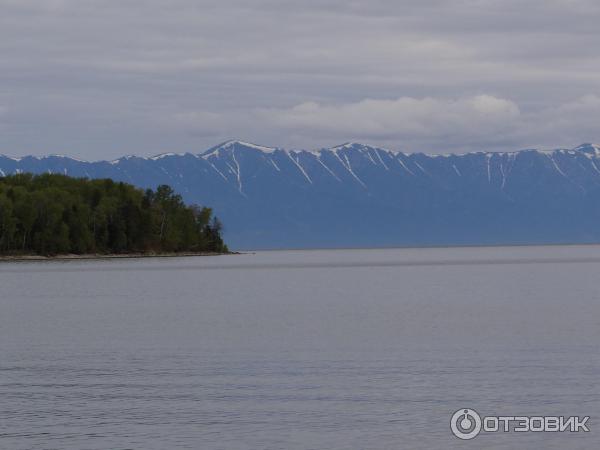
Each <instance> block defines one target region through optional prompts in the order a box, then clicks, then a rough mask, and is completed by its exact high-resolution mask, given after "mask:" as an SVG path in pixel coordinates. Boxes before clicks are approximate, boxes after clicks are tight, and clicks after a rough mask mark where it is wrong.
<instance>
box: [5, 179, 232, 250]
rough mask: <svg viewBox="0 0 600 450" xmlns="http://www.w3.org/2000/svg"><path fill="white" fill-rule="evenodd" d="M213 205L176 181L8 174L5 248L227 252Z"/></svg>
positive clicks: (6, 184) (6, 180) (6, 183)
mask: <svg viewBox="0 0 600 450" xmlns="http://www.w3.org/2000/svg"><path fill="white" fill-rule="evenodd" d="M221 232H222V226H221V223H220V222H219V220H218V219H217V218H216V217H213V215H212V210H211V209H210V208H206V207H200V206H197V205H191V206H187V205H186V204H185V203H184V202H183V200H182V198H181V196H180V195H178V194H176V193H175V192H174V191H173V189H171V188H170V187H169V186H166V185H162V186H159V187H158V188H157V189H156V190H155V191H154V190H151V189H148V190H146V191H144V190H141V189H138V188H136V187H134V186H132V185H130V184H127V183H122V182H115V181H113V180H110V179H98V180H89V179H85V178H71V177H68V176H64V175H56V174H44V175H32V174H17V175H11V176H7V177H3V178H0V254H3V255H7V254H38V255H57V254H68V253H72V254H91V253H96V254H112V253H115V254H122V253H167V252H226V251H227V246H226V245H225V244H224V242H223V239H222V236H221Z"/></svg>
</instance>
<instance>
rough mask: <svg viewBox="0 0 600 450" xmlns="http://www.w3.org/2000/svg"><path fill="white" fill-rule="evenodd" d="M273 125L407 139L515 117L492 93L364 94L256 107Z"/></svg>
mask: <svg viewBox="0 0 600 450" xmlns="http://www.w3.org/2000/svg"><path fill="white" fill-rule="evenodd" d="M261 113H262V115H263V116H264V117H265V118H266V119H267V120H268V121H270V122H271V123H272V124H273V125H275V126H280V127H284V128H288V129H292V130H294V131H296V132H302V133H305V134H307V135H311V134H312V135H314V134H315V133H318V134H319V135H321V136H331V137H333V136H336V137H338V138H339V139H342V140H343V139H350V138H352V139H374V140H389V139H393V138H396V139H408V140H413V139H415V138H419V137H420V138H427V139H428V140H430V139H435V138H442V137H443V138H445V137H448V136H455V137H458V136H461V137H462V138H463V139H465V140H466V141H471V140H472V138H473V137H475V136H480V137H483V136H485V135H487V134H489V133H494V132H498V131H501V130H506V129H507V128H510V127H514V126H515V123H516V121H517V120H518V118H519V116H520V111H519V107H518V106H517V105H516V104H515V103H514V102H512V101H510V100H507V99H502V98H498V97H494V96H491V95H478V96H474V97H468V98H463V99H453V100H448V99H439V98H431V97H426V98H421V99H419V98H412V97H401V98H398V99H395V100H375V99H366V100H361V101H358V102H354V103H345V104H340V105H323V104H320V103H317V102H306V103H302V104H299V105H297V106H294V107H292V108H289V109H270V110H264V111H262V112H261Z"/></svg>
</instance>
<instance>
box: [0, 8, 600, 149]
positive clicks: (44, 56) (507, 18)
mask: <svg viewBox="0 0 600 450" xmlns="http://www.w3.org/2000/svg"><path fill="white" fill-rule="evenodd" d="M599 24H600V2H598V1H597V0H448V1H440V0H418V1H402V0H368V1H354V0H321V1H316V0H245V1H244V0H220V1H210V2H209V1H204V0H162V1H159V0H144V1H142V0H0V153H3V154H7V155H11V156H22V155H26V154H33V155H44V154H51V153H58V154H64V155H69V156H74V157H78V158H83V159H91V160H97V159H112V158H115V157H118V156H122V155H126V154H137V155H142V156H148V155H154V154H158V153H163V152H188V151H189V152H193V153H199V152H201V151H203V150H205V149H207V148H209V147H211V146H213V145H216V144H218V143H220V142H223V141H225V140H229V139H241V140H245V141H249V142H254V143H258V144H262V145H267V146H273V147H286V148H303V149H318V148H323V147H329V146H333V145H337V144H341V143H344V142H347V141H356V142H362V143H366V144H371V145H376V146H380V147H385V148H390V149H394V150H403V151H426V152H429V153H448V152H463V151H478V150H488V151H500V150H516V149H520V148H558V147H566V148H571V147H574V146H576V145H578V144H581V143H583V142H600V127H599V122H600V121H599V120H598V119H599V118H600V50H599V49H600V25H599Z"/></svg>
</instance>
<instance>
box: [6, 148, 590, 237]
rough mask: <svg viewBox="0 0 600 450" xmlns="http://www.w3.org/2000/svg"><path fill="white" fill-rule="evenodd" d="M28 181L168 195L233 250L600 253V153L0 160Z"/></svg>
mask: <svg viewBox="0 0 600 450" xmlns="http://www.w3.org/2000/svg"><path fill="white" fill-rule="evenodd" d="M20 172H32V173H46V172H50V173H63V174H67V175H70V176H75V177H87V178H112V179H115V180H121V181H126V182H128V183H132V184H134V185H137V186H139V187H142V188H155V187H156V186H158V185H160V184H168V185H170V186H172V187H173V188H174V189H175V190H176V191H177V192H179V193H180V194H181V195H182V196H183V198H184V199H185V200H186V201H187V202H190V203H198V204H201V205H207V206H211V207H212V208H213V209H214V211H215V213H216V215H217V216H219V217H220V218H221V219H222V221H223V222H224V224H225V238H226V241H227V242H228V243H229V244H230V246H231V247H232V248H237V249H251V248H314V247H364V246H429V245H431V246H433V245H488V244H490V245H495V244H542V243H590V242H600V146H597V145H593V144H583V145H581V146H579V147H576V148H573V149H556V150H534V149H530V150H519V151H514V152H493V153H492V152H473V153H466V154H445V155H428V154H424V153H403V152H398V151H391V150H386V149H381V148H376V147H371V146H367V145H363V144H358V143H347V144H343V145H340V146H337V147H333V148H327V149H322V150H319V151H307V150H286V149H282V148H271V147H264V146H260V145H255V144H250V143H246V142H241V141H229V142H225V143H223V144H221V145H218V146H216V147H213V148H211V149H209V150H207V151H205V152H202V153H198V154H193V153H183V154H175V153H166V154H162V155H158V156H154V157H147V158H145V157H138V156H126V157H122V158H119V159H117V160H114V161H95V162H89V161H81V160H77V159H74V158H69V157H65V156H58V155H52V156H45V157H34V156H27V157H23V158H11V157H8V156H0V176H1V175H8V174H14V173H20Z"/></svg>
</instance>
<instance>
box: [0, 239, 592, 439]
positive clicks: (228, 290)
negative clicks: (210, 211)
mask: <svg viewBox="0 0 600 450" xmlns="http://www.w3.org/2000/svg"><path fill="white" fill-rule="evenodd" d="M599 272H600V247H598V246H585V247H584V246H581V247H579V246H572V247H570V246H562V247H512V248H506V247H498V248H454V249H389V250H337V251H329V250H327V251H325V250H322V251H321V250H319V251H281V252H259V253H256V254H246V255H231V256H215V257H199V258H173V259H142V260H110V261H109V260H104V261H68V262H58V261H54V262H41V263H40V262H35V263H34V262H27V263H1V264H0V448H2V449H4V448H6V449H11V450H19V449H23V450H25V449H28V450H29V449H73V450H75V449H77V450H84V449H90V450H91V449H107V448H111V449H112V448H114V449H157V450H158V449H165V448H169V449H179V448H181V449H188V448H189V449H211V450H217V449H223V450H237V449H239V450H242V449H243V450H245V449H248V450H250V449H252V450H254V449H265V450H267V449H286V450H296V449H298V450H300V449H303V450H304V449H330V450H338V449H339V450H341V449H370V450H377V449H401V448H410V449H420V448H422V449H438V448H439V449H448V448H473V449H474V448H492V449H512V448H546V449H564V448H575V449H576V448H581V449H584V448H586V449H587V448H597V447H598V445H599V444H600V437H599V436H600V420H599V419H600V365H599V356H600V351H599V342H600V284H599V283H598V273H599ZM465 407H468V408H473V409H476V410H477V411H479V412H480V413H481V414H482V415H511V416H515V415H544V414H546V415H580V416H584V415H587V416H590V417H591V418H590V422H589V426H590V429H591V432H590V433H576V434H575V433H571V434H570V433H560V434H559V433H526V434H525V433H521V434H518V433H495V434H490V433H487V434H485V433H484V434H481V435H480V436H478V437H477V438H476V439H475V440H473V441H469V442H466V441H460V440H458V439H456V438H455V437H454V436H452V434H451V432H450V426H449V421H450V416H451V415H452V413H454V411H456V410H457V409H459V408H465Z"/></svg>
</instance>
